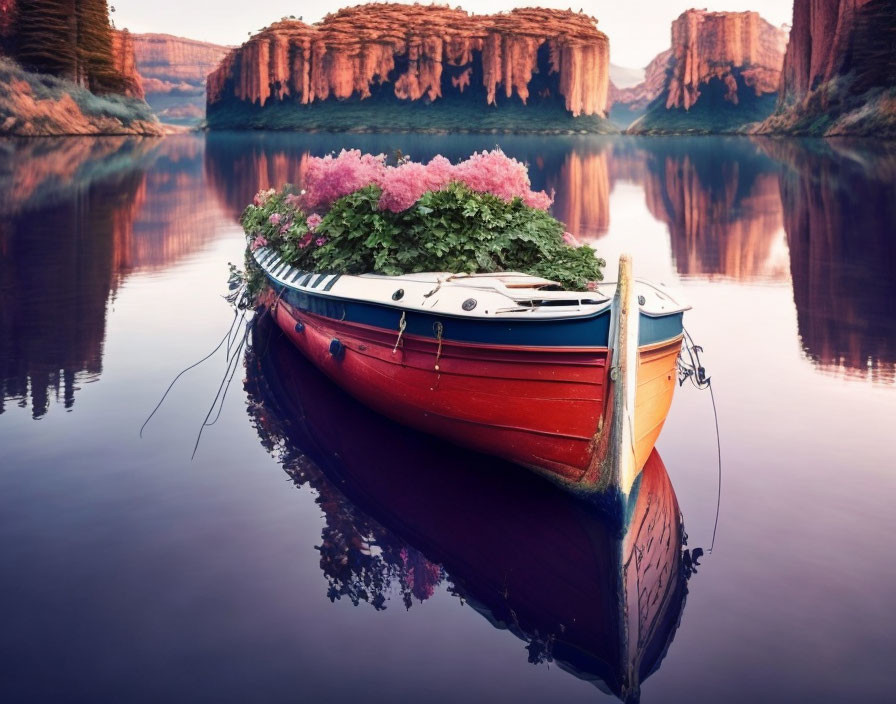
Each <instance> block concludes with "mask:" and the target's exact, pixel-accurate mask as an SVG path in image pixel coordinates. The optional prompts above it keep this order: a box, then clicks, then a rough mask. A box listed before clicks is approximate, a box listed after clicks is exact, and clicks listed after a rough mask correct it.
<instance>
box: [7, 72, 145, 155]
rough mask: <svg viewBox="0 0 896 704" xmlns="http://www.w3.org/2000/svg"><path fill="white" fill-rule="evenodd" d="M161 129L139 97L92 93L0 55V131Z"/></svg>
mask: <svg viewBox="0 0 896 704" xmlns="http://www.w3.org/2000/svg"><path fill="white" fill-rule="evenodd" d="M161 133H162V128H161V125H159V123H158V120H156V118H155V116H154V115H153V114H152V111H151V110H150V108H149V106H148V105H147V104H146V103H145V102H143V101H142V100H138V99H136V98H128V97H126V96H123V95H102V96H100V95H95V94H94V93H91V92H90V91H89V90H87V89H85V88H82V87H80V86H78V85H76V84H75V83H72V82H71V81H68V80H65V79H63V78H57V77H55V76H50V75H48V74H46V73H32V72H30V71H25V70H24V69H22V67H20V66H19V65H18V64H16V63H15V62H13V61H10V60H9V59H4V58H2V57H0V135H20V136H29V137H32V136H44V135H66V134H142V135H158V134H161Z"/></svg>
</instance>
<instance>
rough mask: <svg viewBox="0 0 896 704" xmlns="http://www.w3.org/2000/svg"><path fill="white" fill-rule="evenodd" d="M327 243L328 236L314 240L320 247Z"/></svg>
mask: <svg viewBox="0 0 896 704" xmlns="http://www.w3.org/2000/svg"><path fill="white" fill-rule="evenodd" d="M326 243H327V238H326V237H318V238H317V239H316V240H314V244H316V245H317V246H318V247H323V246H324V245H325V244H326Z"/></svg>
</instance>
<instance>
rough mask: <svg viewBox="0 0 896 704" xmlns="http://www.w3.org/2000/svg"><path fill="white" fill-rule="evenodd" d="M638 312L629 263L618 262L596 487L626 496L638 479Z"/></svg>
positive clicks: (623, 259)
mask: <svg viewBox="0 0 896 704" xmlns="http://www.w3.org/2000/svg"><path fill="white" fill-rule="evenodd" d="M639 317H640V311H639V309H638V301H637V298H636V296H635V286H634V279H633V278H632V260H631V257H630V256H629V255H627V254H623V255H622V256H621V257H620V258H619V278H618V279H617V282H616V295H615V296H614V298H613V308H612V313H611V318H610V321H611V322H610V361H611V366H610V374H609V377H610V378H609V385H610V394H609V395H610V409H609V410H610V418H609V428H607V441H606V445H605V446H604V447H605V454H604V456H603V461H602V462H601V472H600V478H599V480H598V483H599V485H600V488H601V489H603V490H610V491H612V490H614V489H615V490H616V491H618V492H619V493H620V494H621V495H622V496H628V494H629V493H630V492H631V488H632V484H633V483H634V481H635V478H636V477H637V472H638V467H637V466H636V463H635V390H636V388H637V386H638V322H639Z"/></svg>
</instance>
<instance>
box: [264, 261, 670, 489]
mask: <svg viewBox="0 0 896 704" xmlns="http://www.w3.org/2000/svg"><path fill="white" fill-rule="evenodd" d="M253 255H254V258H255V261H256V262H257V263H258V265H259V266H260V267H261V268H262V270H263V271H264V273H265V276H266V277H267V282H268V284H269V288H268V292H267V294H266V297H265V299H264V300H265V303H266V304H267V305H268V306H269V308H270V310H271V312H272V315H273V317H274V319H275V320H276V322H277V324H278V325H279V326H280V328H281V329H282V330H283V331H284V332H285V333H286V334H287V335H288V336H289V338H290V339H291V340H292V342H293V344H295V346H296V347H298V348H299V350H301V351H302V353H304V354H305V355H306V356H307V357H308V359H310V360H311V361H312V362H313V363H314V364H315V365H316V366H317V367H318V368H319V369H321V370H322V371H323V372H324V373H325V374H327V375H328V376H329V377H330V378H332V379H333V380H334V381H335V382H336V383H337V384H338V385H339V386H341V387H342V388H344V389H346V390H347V391H348V392H349V393H351V394H352V395H354V396H355V397H356V398H358V399H360V400H361V401H363V402H364V403H366V404H367V405H369V406H371V407H372V408H374V409H376V410H377V411H379V412H380V413H382V414H384V415H386V416H389V417H390V418H392V419H394V420H397V421H399V422H400V423H403V424H405V425H408V426H411V427H414V428H417V429H419V430H423V431H425V432H428V433H431V434H434V435H438V436H441V437H444V438H447V439H449V440H451V441H452V442H455V443H457V444H460V445H463V446H465V447H469V448H472V449H475V450H479V451H482V452H486V453H488V454H492V455H496V456H498V457H502V458H504V459H507V460H510V461H512V462H515V463H517V464H520V465H524V466H526V467H529V468H531V469H534V470H536V471H538V472H540V473H542V474H545V475H547V476H549V477H551V478H552V479H554V480H555V481H557V482H560V483H562V484H563V485H565V486H566V487H568V488H571V489H573V490H575V491H578V492H584V493H600V492H610V494H612V495H617V494H619V495H623V496H624V495H627V494H628V493H630V492H631V490H632V487H633V485H634V483H635V481H636V480H637V477H638V475H639V472H640V470H641V468H642V467H643V466H644V463H645V462H646V460H647V457H648V456H649V455H650V452H651V450H652V449H653V446H654V443H655V442H656V439H657V437H658V435H659V433H660V430H661V429H662V426H663V422H664V421H665V418H666V414H667V413H668V410H669V406H670V405H671V402H672V394H673V391H674V388H675V385H676V377H677V375H676V359H677V357H678V353H679V350H680V348H681V342H682V331H683V323H682V318H683V313H684V310H685V307H683V306H681V305H680V304H679V303H678V302H676V301H675V300H674V299H673V298H672V296H670V295H669V294H668V293H667V292H666V291H665V290H664V289H663V288H662V287H659V286H654V285H651V284H649V283H646V282H642V281H635V280H633V278H632V275H631V261H630V259H629V258H628V257H625V256H624V257H622V259H621V260H620V264H619V280H618V283H611V284H603V285H601V286H599V287H598V288H597V290H595V291H593V292H585V293H580V292H570V291H564V290H558V289H559V287H558V286H557V285H556V284H555V283H554V282H551V281H548V280H546V279H541V278H538V277H534V276H529V275H526V274H519V273H501V274H490V275H477V274H474V275H463V274H461V275H459V274H450V273H422V274H421V273H418V274H407V275H404V276H378V275H363V276H348V275H339V274H323V273H315V272H303V271H298V270H296V269H295V268H293V267H291V266H290V265H289V264H288V263H285V262H283V261H282V260H281V259H280V257H279V256H278V254H277V253H276V252H274V251H271V250H270V249H267V248H259V249H257V250H255V251H254V253H253Z"/></svg>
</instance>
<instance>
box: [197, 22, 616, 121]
mask: <svg viewBox="0 0 896 704" xmlns="http://www.w3.org/2000/svg"><path fill="white" fill-rule="evenodd" d="M540 50H541V52H540ZM545 52H546V57H547V65H546V66H544V67H543V68H544V69H545V70H546V73H547V74H548V77H554V78H555V79H556V88H555V90H556V92H557V93H559V94H560V96H562V98H563V100H564V103H565V106H566V109H567V110H568V111H569V112H571V113H572V114H573V115H594V114H604V113H605V112H606V105H607V91H608V84H609V42H608V40H607V37H606V35H604V34H603V33H602V32H600V31H598V29H597V22H596V20H595V19H593V18H591V17H588V16H586V15H584V14H576V13H573V12H568V11H559V10H542V9H518V10H513V11H512V12H508V13H505V14H498V15H469V14H467V13H466V12H464V11H463V10H460V9H451V8H449V7H442V6H434V5H430V6H422V5H399V4H371V5H360V6H357V7H352V8H347V9H344V10H340V11H339V12H336V13H335V14H331V15H327V17H325V18H324V19H323V20H322V21H321V22H319V23H318V24H315V25H307V24H304V23H302V22H299V21H296V20H285V21H282V22H277V23H275V24H273V25H271V26H270V27H268V28H267V29H265V30H263V31H262V32H260V33H259V34H257V35H255V36H254V37H253V38H252V39H250V40H249V41H248V42H246V43H245V44H243V45H242V46H241V47H239V48H238V49H235V50H234V51H232V52H231V53H230V54H228V55H227V57H226V58H225V59H224V61H222V63H221V65H220V66H219V67H218V69H217V70H216V71H215V72H214V73H212V74H211V75H210V76H209V79H208V94H207V95H208V104H209V105H212V104H214V103H217V102H218V101H221V100H224V99H226V98H229V97H230V98H236V99H239V100H243V101H249V102H257V103H259V104H261V105H264V104H265V102H266V101H267V100H268V99H270V98H275V99H284V98H287V97H291V98H294V99H296V100H299V101H300V102H302V103H305V104H307V103H312V102H314V101H318V100H326V99H327V98H330V97H333V98H337V99H345V98H349V97H351V96H358V97H360V98H362V99H363V98H366V97H369V96H370V95H371V88H372V87H374V86H376V85H379V84H383V83H391V84H392V90H393V92H394V95H395V96H396V97H398V98H402V99H410V100H419V99H425V100H437V99H438V98H440V97H441V96H442V91H443V89H447V90H452V91H454V90H456V91H459V92H464V91H465V90H467V89H471V82H473V81H477V82H478V81H481V86H482V88H483V89H484V91H485V100H486V101H487V102H488V103H489V104H494V103H495V102H496V101H497V100H498V98H499V97H500V96H503V97H505V98H510V97H512V96H514V95H515V96H517V97H518V98H519V99H521V100H522V101H523V102H526V101H527V100H528V99H529V97H530V89H531V87H532V86H531V85H530V84H532V82H533V77H534V76H535V75H536V74H538V73H539V70H540V68H539V53H543V54H544V53H545ZM538 86H539V87H538V88H537V90H538V91H539V93H540V94H544V91H548V90H549V88H548V87H547V86H546V85H545V82H544V81H541V82H539V83H538Z"/></svg>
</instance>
